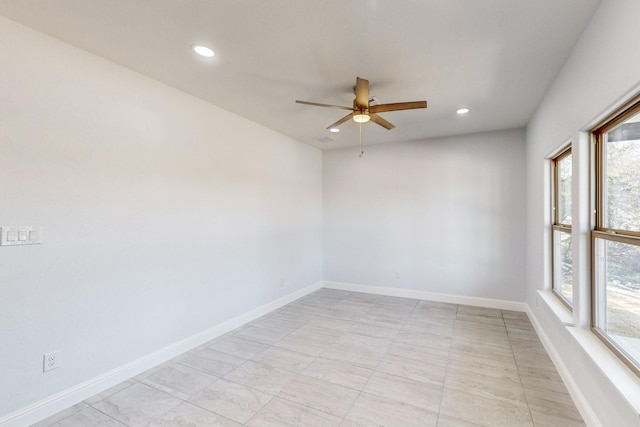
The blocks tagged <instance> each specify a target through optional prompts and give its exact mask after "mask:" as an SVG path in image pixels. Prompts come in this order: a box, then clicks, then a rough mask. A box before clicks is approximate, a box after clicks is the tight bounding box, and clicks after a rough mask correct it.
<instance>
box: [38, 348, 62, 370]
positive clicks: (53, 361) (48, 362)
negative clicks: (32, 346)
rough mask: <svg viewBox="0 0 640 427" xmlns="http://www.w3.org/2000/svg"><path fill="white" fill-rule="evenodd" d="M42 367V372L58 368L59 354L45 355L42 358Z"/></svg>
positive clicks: (56, 352)
mask: <svg viewBox="0 0 640 427" xmlns="http://www.w3.org/2000/svg"><path fill="white" fill-rule="evenodd" d="M43 360H44V362H43V363H44V365H43V368H42V371H43V372H48V371H51V370H52V369H57V368H59V367H60V352H59V351H53V352H51V353H46V354H45V355H44V356H43Z"/></svg>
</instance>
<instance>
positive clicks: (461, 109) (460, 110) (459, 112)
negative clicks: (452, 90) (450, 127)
mask: <svg viewBox="0 0 640 427" xmlns="http://www.w3.org/2000/svg"><path fill="white" fill-rule="evenodd" d="M468 112H469V109H468V108H460V109H459V110H458V111H456V113H458V114H467V113H468Z"/></svg>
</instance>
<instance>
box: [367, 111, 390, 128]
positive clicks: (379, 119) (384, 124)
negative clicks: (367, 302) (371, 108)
mask: <svg viewBox="0 0 640 427" xmlns="http://www.w3.org/2000/svg"><path fill="white" fill-rule="evenodd" d="M369 118H370V119H371V121H372V122H374V123H377V124H379V125H380V126H382V127H383V128H385V129H388V130H391V129H393V128H394V127H395V126H394V125H392V124H391V123H389V122H388V121H386V120H385V119H383V118H382V117H380V116H379V115H377V114H375V113H369Z"/></svg>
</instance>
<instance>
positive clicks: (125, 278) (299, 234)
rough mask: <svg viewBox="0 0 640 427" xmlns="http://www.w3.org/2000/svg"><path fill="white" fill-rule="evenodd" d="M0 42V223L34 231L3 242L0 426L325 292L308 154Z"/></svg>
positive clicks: (42, 44)
mask: <svg viewBox="0 0 640 427" xmlns="http://www.w3.org/2000/svg"><path fill="white" fill-rule="evenodd" d="M0 33H1V34H2V37H0V63H1V64H2V66H0V94H1V95H0V225H5V226H8V225H42V226H44V243H43V244H42V245H41V246H23V247H0V360H1V361H2V363H0V418H1V416H2V415H3V414H6V413H9V412H12V411H14V410H16V409H18V408H21V407H23V406H25V405H27V404H30V403H32V402H35V401H37V400H39V399H41V398H44V397H45V396H49V395H51V394H53V393H55V392H58V391H60V390H64V389H66V388H68V387H70V386H72V385H74V384H77V383H79V382H81V381H84V380H86V379H88V378H91V377H93V376H95V375H98V374H100V373H103V372H106V371H108V370H110V369H113V368H114V367H117V366H120V365H122V364H123V363H126V362H129V361H131V360H134V359H136V358H138V357H141V356H143V355H145V354H148V353H150V352H152V351H155V350H157V349H159V348H161V347H163V346H166V345H169V344H171V343H174V342H176V341H178V340H180V339H183V338H185V337H188V336H190V335H193V334H195V333H197V332H199V331H202V330H204V329H206V328H209V327H211V326H213V325H216V324H218V323H220V322H222V321H224V320H226V319H229V318H231V317H233V316H237V315H240V314H243V313H246V312H247V311H249V310H251V309H253V308H255V307H257V306H260V305H262V304H265V303H268V302H270V301H273V300H275V299H277V298H279V297H281V296H283V295H285V294H288V293H291V292H293V291H295V290H299V289H301V288H303V287H305V286H308V285H311V284H313V283H316V282H318V281H320V280H321V279H322V241H321V238H322V237H321V229H322V189H321V188H322V180H321V173H322V166H321V164H322V155H321V152H320V151H318V150H316V149H314V148H312V147H309V146H306V145H303V144H301V143H298V142H296V141H293V140H291V139H289V138H287V137H284V136H282V135H280V134H277V133H275V132H273V131H271V130H269V129H266V128H263V127H261V126H258V125H256V124H255V123H252V122H249V121H247V120H245V119H243V118H241V117H238V116H236V115H233V114H231V113H229V112H227V111H224V110H222V109H220V108H216V107H214V106H212V105H210V104H207V103H205V102H203V101H200V100H198V99H195V98H193V97H191V96H188V95H186V94H184V93H182V92H179V91H177V90H175V89H173V88H170V87H167V86H165V85H162V84H160V83H158V82H156V81H153V80H151V79H148V78H146V77H144V76H141V75H139V74H137V73H134V72H131V71H129V70H127V69H124V68H122V67H119V66H117V65H115V64H113V63H110V62H108V61H105V60H102V59H100V58H98V57H95V56H92V55H91V54H88V53H86V52H84V51H81V50H78V49H76V48H74V47H72V46H70V45H67V44H64V43H61V42H59V41H56V40H54V39H51V38H49V37H47V36H45V35H43V34H40V33H37V32H34V31H32V30H30V29H27V28H25V27H22V26H20V25H18V24H16V23H13V22H11V21H8V20H6V19H4V18H0ZM214 76H215V70H212V78H214ZM281 279H284V281H285V284H284V286H281ZM52 350H60V351H61V352H62V360H63V368H61V369H58V370H55V371H51V372H50V373H47V374H43V373H42V355H43V353H45V352H49V351H52Z"/></svg>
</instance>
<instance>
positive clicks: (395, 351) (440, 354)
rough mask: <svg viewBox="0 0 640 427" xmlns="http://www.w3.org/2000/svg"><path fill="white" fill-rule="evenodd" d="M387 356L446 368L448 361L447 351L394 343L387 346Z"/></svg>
mask: <svg viewBox="0 0 640 427" xmlns="http://www.w3.org/2000/svg"><path fill="white" fill-rule="evenodd" d="M386 354H387V355H394V356H400V357H403V358H405V359H410V360H416V361H418V362H424V363H430V364H434V365H439V366H443V367H445V368H446V366H447V363H448V361H449V350H441V349H437V348H432V347H420V346H415V345H411V344H404V343H399V342H394V343H393V344H391V345H390V346H389V349H388V350H387V353H386Z"/></svg>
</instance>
